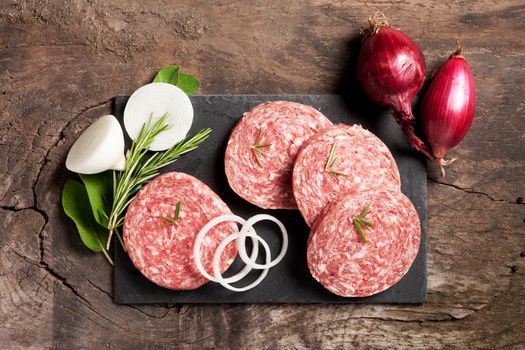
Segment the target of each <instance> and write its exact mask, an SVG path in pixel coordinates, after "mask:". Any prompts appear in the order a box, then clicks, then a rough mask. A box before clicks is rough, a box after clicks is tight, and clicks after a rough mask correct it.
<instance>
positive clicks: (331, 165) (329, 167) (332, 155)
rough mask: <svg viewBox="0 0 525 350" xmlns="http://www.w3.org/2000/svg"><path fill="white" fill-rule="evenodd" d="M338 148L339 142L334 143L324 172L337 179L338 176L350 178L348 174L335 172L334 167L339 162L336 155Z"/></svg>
mask: <svg viewBox="0 0 525 350" xmlns="http://www.w3.org/2000/svg"><path fill="white" fill-rule="evenodd" d="M336 146H337V142H335V141H334V144H333V145H332V149H331V150H330V154H329V155H328V161H327V162H326V166H325V167H324V170H326V171H328V173H329V174H330V175H332V176H333V177H334V178H336V179H337V177H338V176H348V174H345V173H343V172H340V171H336V170H334V165H335V163H336V162H337V156H336V155H335V148H336Z"/></svg>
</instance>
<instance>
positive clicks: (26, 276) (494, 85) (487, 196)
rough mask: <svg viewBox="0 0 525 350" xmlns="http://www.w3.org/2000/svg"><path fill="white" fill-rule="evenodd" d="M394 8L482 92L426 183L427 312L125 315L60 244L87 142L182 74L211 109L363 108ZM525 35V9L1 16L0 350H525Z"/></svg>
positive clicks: (257, 6)
mask: <svg viewBox="0 0 525 350" xmlns="http://www.w3.org/2000/svg"><path fill="white" fill-rule="evenodd" d="M112 3H116V4H112ZM386 8H388V9H387V11H386V13H387V15H388V16H389V18H390V20H391V24H392V25H394V26H396V27H398V28H400V29H402V30H403V31H404V32H405V33H407V34H408V35H409V36H411V37H412V38H414V39H415V41H416V42H417V43H418V44H419V45H420V47H421V48H422V50H423V51H424V54H425V57H426V59H427V66H428V72H431V71H432V70H433V68H434V67H436V65H437V64H438V62H441V61H442V60H443V59H444V58H445V57H446V56H447V54H448V53H449V52H450V51H451V50H452V49H453V47H454V42H455V39H456V38H458V39H459V40H460V41H461V44H462V45H463V46H464V47H465V49H466V51H465V56H466V57H467V58H468V61H469V63H470V65H471V67H472V70H473V71H474V74H475V79H476V83H477V94H478V103H477V110H476V117H475V120H474V123H473V125H472V129H471V131H470V133H469V134H468V136H467V137H466V139H465V140H464V141H463V143H462V144H461V145H460V146H459V147H457V149H455V151H453V152H452V153H451V155H452V156H457V157H459V160H458V161H457V162H456V163H455V164H453V165H452V166H451V167H450V169H449V171H448V175H447V177H446V178H444V179H440V178H438V177H436V176H435V174H433V173H432V174H430V175H429V179H428V217H429V222H428V236H429V239H428V303H426V304H424V305H419V306H418V305H416V306H398V305H346V306H342V305H333V306H327V305H213V306H206V305H198V306H195V305H171V306H162V305H156V306H117V305H114V304H113V301H112V294H113V291H112V269H111V268H110V266H109V265H108V264H107V263H106V262H105V260H104V258H103V256H102V255H100V254H98V255H97V254H93V253H90V252H89V251H88V250H87V249H86V248H84V247H83V246H82V244H81V242H80V239H79V237H78V236H77V233H76V232H74V231H71V232H68V233H67V234H62V233H61V232H60V231H59V230H58V229H57V227H58V226H59V225H63V224H64V221H65V220H67V218H66V217H65V216H64V214H63V213H62V210H61V207H60V205H59V203H60V193H61V188H62V186H63V184H64V181H65V179H66V178H67V177H70V176H71V174H69V173H68V172H67V171H66V170H65V167H64V159H65V155H66V154H67V151H68V149H69V147H70V146H71V144H72V143H73V141H74V140H75V138H76V137H77V136H78V135H79V133H80V131H81V130H82V129H83V128H85V127H86V126H87V125H89V123H91V122H92V121H93V120H95V119H96V118H97V117H99V116H101V115H103V114H105V113H110V112H111V100H112V98H113V96H115V95H121V94H130V93H132V92H133V91H134V90H135V89H136V88H138V87H140V86H141V85H143V84H145V83H148V82H150V81H151V79H152V77H153V76H154V74H155V72H156V71H157V70H158V69H159V68H161V67H162V66H165V65H167V64H174V63H175V64H179V65H182V66H183V67H185V68H186V70H187V72H190V73H193V74H194V75H196V76H198V77H200V79H201V81H202V89H201V92H202V93H334V92H337V91H341V89H342V88H341V87H343V90H344V89H346V91H347V92H349V93H350V94H352V93H353V92H355V91H354V90H352V89H355V86H356V84H355V78H353V74H352V72H353V70H352V69H353V64H352V62H354V61H355V55H356V53H357V49H358V47H359V37H358V34H359V30H360V28H361V27H362V26H363V25H364V24H365V23H366V19H367V17H368V16H369V15H371V14H372V13H373V12H375V11H376V10H379V9H386ZM524 23H525V6H524V3H523V1H519V0H516V1H507V0H506V1H497V2H495V1H479V2H471V1H457V2H454V3H452V2H448V1H437V0H436V1H432V0H424V1H422V2H415V1H406V0H402V1H396V2H393V3H390V2H386V1H385V2H383V1H375V2H364V1H362V2H361V1H322V0H311V1H293V2H288V1H240V2H238V1H215V2H213V3H212V2H209V1H203V0H200V1H191V0H186V1H179V2H177V4H176V5H175V2H173V3H172V2H170V1H148V2H147V5H145V4H143V3H142V2H141V1H131V0H121V1H115V2H113V1H112V2H110V1H107V2H104V1H98V0H92V1H80V0H76V1H65V0H62V1H60V0H55V1H10V0H4V1H1V2H0V28H1V30H0V116H1V118H0V123H1V126H0V205H1V209H0V225H1V226H0V227H1V232H0V344H1V347H2V348H5V349H18V348H29V349H32V348H34V349H40V348H57V349H76V348H82V349H84V348H86V349H102V348H122V349H149V348H151V349H158V348H180V349H189V348H196V349H204V348H218V349H228V348H230V349H240V348H248V349H261V348H264V349H295V348H297V349H306V348H310V349H343V348H351V347H357V348H385V347H391V348H423V347H426V348H487V349H496V348H525V289H524V287H525V221H524V218H525V205H524V204H523V203H521V204H520V203H518V202H519V200H517V198H518V197H520V196H525V150H524V148H525V118H524V113H525V100H524V95H525V90H524V80H525V70H524V66H525V26H524ZM378 111H380V109H378V108H372V109H371V111H370V113H377V112H378Z"/></svg>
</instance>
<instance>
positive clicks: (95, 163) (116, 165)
mask: <svg viewBox="0 0 525 350" xmlns="http://www.w3.org/2000/svg"><path fill="white" fill-rule="evenodd" d="M125 165H126V157H125V156H124V133H123V132H122V128H121V127H120V124H119V122H118V120H117V118H115V117H114V116H112V115H105V116H103V117H100V118H99V119H98V120H96V121H95V122H94V123H93V124H91V125H90V126H89V127H88V128H87V129H86V130H85V131H84V132H83V133H82V134H81V135H80V136H79V137H78V139H77V140H76V141H75V143H74V144H73V146H71V149H70V150H69V153H68V154H67V158H66V168H67V169H69V170H71V171H74V172H76V173H79V174H96V173H101V172H103V171H106V170H110V169H114V170H124V167H125Z"/></svg>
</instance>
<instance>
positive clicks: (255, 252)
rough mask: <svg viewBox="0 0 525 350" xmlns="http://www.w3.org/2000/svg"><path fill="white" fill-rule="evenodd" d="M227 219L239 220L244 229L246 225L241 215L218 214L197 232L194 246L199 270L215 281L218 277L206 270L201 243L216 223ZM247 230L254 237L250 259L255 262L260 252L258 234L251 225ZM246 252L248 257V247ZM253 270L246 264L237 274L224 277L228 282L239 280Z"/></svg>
mask: <svg viewBox="0 0 525 350" xmlns="http://www.w3.org/2000/svg"><path fill="white" fill-rule="evenodd" d="M227 221H234V222H237V223H239V224H241V225H243V229H244V227H246V220H244V219H243V218H241V217H240V216H237V215H221V216H217V217H215V218H213V219H211V220H210V221H209V222H208V223H207V224H206V225H204V226H203V228H202V229H201V230H200V231H199V233H198V234H197V237H195V245H194V246H193V260H194V261H195V265H196V266H197V270H199V272H200V273H201V274H202V275H203V276H204V277H206V278H207V279H209V280H210V281H213V282H218V280H217V278H215V277H213V276H211V275H210V274H209V273H208V272H206V270H205V269H204V266H202V261H201V258H200V256H201V245H202V241H203V240H204V237H205V236H206V234H207V233H208V232H209V231H210V230H211V229H212V228H213V227H214V226H216V225H218V224H220V223H223V222H227ZM246 230H247V231H248V230H249V232H250V234H248V235H247V236H250V237H252V243H253V249H252V254H251V255H252V256H251V258H250V259H248V260H249V261H251V260H253V262H255V259H257V255H258V254H259V245H258V244H257V242H256V239H255V238H254V236H256V235H257V234H256V233H255V230H254V229H253V227H251V229H250V227H247V229H246ZM228 237H229V236H228ZM243 243H244V240H243ZM243 248H245V247H244V246H243ZM223 249H224V248H223ZM244 253H245V256H246V257H247V256H248V255H247V254H246V249H244ZM251 270H252V268H251V267H249V266H248V265H246V266H245V267H244V268H243V269H242V270H241V271H239V272H238V273H236V274H235V275H233V276H230V277H228V278H223V280H224V281H226V283H234V282H237V281H239V280H241V279H243V278H244V277H245V276H246V275H248V274H249V273H250V271H251ZM221 278H222V276H221Z"/></svg>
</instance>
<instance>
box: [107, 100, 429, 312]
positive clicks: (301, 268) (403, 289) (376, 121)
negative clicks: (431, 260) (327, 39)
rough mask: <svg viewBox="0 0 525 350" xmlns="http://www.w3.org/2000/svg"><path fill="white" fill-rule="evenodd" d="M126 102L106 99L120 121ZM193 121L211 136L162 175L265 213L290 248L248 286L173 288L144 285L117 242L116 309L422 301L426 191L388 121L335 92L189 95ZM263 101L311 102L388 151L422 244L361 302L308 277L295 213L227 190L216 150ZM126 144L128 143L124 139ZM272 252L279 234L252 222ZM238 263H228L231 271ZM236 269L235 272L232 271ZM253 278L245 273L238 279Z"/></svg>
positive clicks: (421, 171) (303, 233)
mask: <svg viewBox="0 0 525 350" xmlns="http://www.w3.org/2000/svg"><path fill="white" fill-rule="evenodd" d="M127 100H128V97H125V96H118V97H116V98H115V100H114V113H115V116H116V117H117V118H118V119H119V120H120V121H122V118H123V113H124V107H125V104H126V102H127ZM191 100H192V102H193V107H194V110H195V118H194V121H193V126H192V128H191V131H190V135H193V134H194V133H195V132H196V131H198V130H200V129H202V128H205V127H211V128H212V129H213V133H212V135H211V136H210V137H209V138H208V140H206V141H205V143H204V144H202V145H201V146H200V147H199V148H198V149H197V150H195V151H193V152H192V153H191V154H188V155H184V156H182V157H181V158H180V159H179V160H177V161H176V162H175V163H174V164H172V165H171V166H169V167H167V168H166V169H165V171H166V172H167V171H181V172H185V173H188V174H191V175H194V176H195V177H197V178H199V179H200V180H202V181H203V182H204V183H206V184H207V185H208V186H210V187H211V188H212V189H213V190H214V191H215V192H216V193H217V194H218V195H219V196H220V197H221V198H222V199H223V200H224V201H225V202H226V203H227V204H228V206H229V207H230V208H231V210H232V211H233V213H235V214H237V215H240V216H241V217H244V218H248V217H250V216H252V215H255V214H259V213H269V214H271V215H274V216H276V217H277V218H278V219H279V220H281V221H282V222H283V223H284V224H285V226H286V227H287V229H288V232H289V237H290V245H289V248H288V252H287V254H286V256H285V258H284V259H283V261H282V262H281V263H280V264H278V265H277V266H276V267H274V268H272V269H271V270H270V272H269V274H268V276H267V277H266V279H265V280H264V281H263V282H262V283H261V284H260V285H259V286H257V287H256V288H254V289H252V290H250V291H247V292H244V293H235V292H231V291H229V290H227V289H225V288H223V287H222V286H220V285H219V284H216V283H213V282H210V283H207V284H206V285H204V286H202V287H200V288H198V289H195V290H191V291H173V290H169V289H165V288H162V287H159V286H157V285H155V284H153V283H152V282H149V281H148V280H147V279H146V278H145V277H143V276H142V274H140V272H138V270H136V269H135V267H134V266H133V264H132V263H131V261H130V259H129V258H128V256H127V254H126V253H125V252H124V251H123V249H122V248H121V247H120V245H119V244H115V278H114V301H115V303H117V304H148V303H332V304H336V303H343V304H345V303H424V302H425V301H426V290H427V277H426V240H427V236H426V194H427V187H426V186H427V182H426V181H427V178H426V170H425V163H424V160H423V159H422V158H421V157H420V156H419V155H418V154H417V153H416V152H415V151H413V150H412V149H411V148H410V146H409V145H408V143H407V142H406V140H405V137H404V135H403V133H402V132H401V131H400V128H399V127H398V126H397V124H396V123H395V121H394V120H393V118H391V117H389V116H387V115H386V113H387V112H386V111H385V113H384V114H385V115H379V116H376V117H375V118H363V117H362V116H360V115H359V113H355V112H352V110H351V108H349V106H348V105H347V104H346V103H345V101H344V99H343V98H342V97H340V96H338V95H200V96H192V97H191ZM269 100H288V101H297V102H301V103H305V104H309V105H312V106H314V107H316V108H317V109H319V110H320V111H321V112H322V113H324V114H325V115H326V116H327V117H328V118H329V119H331V120H332V121H333V122H334V123H346V124H354V123H359V124H362V125H363V127H365V128H367V129H369V130H370V131H372V132H373V133H374V134H376V135H377V136H378V137H379V138H381V140H383V142H384V143H385V144H386V145H387V146H388V148H389V149H390V150H391V151H392V153H393V155H394V157H395V159H396V162H397V165H398V167H399V171H400V173H401V190H402V192H403V193H404V194H406V195H407V196H408V197H409V198H410V200H411V201H412V203H413V204H414V206H415V207H416V209H417V212H418V214H419V218H420V220H421V231H422V239H421V246H420V249H419V253H418V255H417V257H416V260H415V261H414V264H413V265H412V267H411V268H410V270H409V271H408V273H407V274H406V275H405V276H404V277H403V279H402V280H401V281H400V282H399V283H397V284H396V285H394V286H392V287H391V288H389V289H387V290H385V291H384V292H381V293H379V294H376V295H373V296H370V297H365V298H343V297H339V296H337V295H335V294H332V293H330V292H328V291H327V290H325V289H324V288H323V287H322V286H321V285H320V284H319V283H318V282H317V281H315V280H314V279H313V277H311V275H310V273H309V271H308V267H307V264H306V241H307V238H308V234H309V229H308V227H307V226H306V224H305V222H304V220H303V219H302V217H301V215H300V213H299V211H298V210H264V209H261V208H258V207H256V206H254V205H251V204H250V203H248V202H246V201H245V200H243V199H242V198H240V197H239V196H237V195H236V194H235V193H234V192H233V191H232V190H231V189H230V187H229V185H228V182H227V180H226V175H225V173H224V150H225V148H226V142H227V140H228V137H229V133H230V131H231V129H232V127H233V126H234V124H235V123H236V122H237V121H238V120H239V119H240V118H241V117H242V114H243V112H245V111H247V110H249V109H251V108H252V107H254V106H255V105H257V104H259V103H262V102H264V101H269ZM128 142H129V140H128ZM256 228H257V232H258V233H259V234H261V236H263V237H264V238H265V239H266V240H267V242H268V244H270V247H271V248H272V252H274V255H273V256H275V254H277V251H278V250H279V249H280V244H281V241H280V237H279V235H278V234H277V233H276V232H277V229H276V228H275V227H272V224H270V223H268V224H267V225H266V224H264V223H261V224H257V225H256ZM237 266H241V265H239V261H237V260H236V261H235V262H234V264H233V266H232V269H235V267H237ZM236 271H238V269H236ZM256 277H257V275H256V274H255V273H254V274H253V275H252V274H250V275H249V276H248V279H246V282H247V283H249V282H250V280H253V279H255V278H256Z"/></svg>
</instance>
